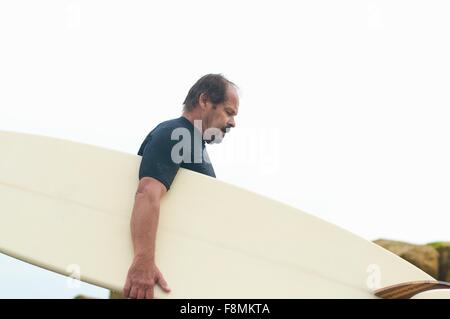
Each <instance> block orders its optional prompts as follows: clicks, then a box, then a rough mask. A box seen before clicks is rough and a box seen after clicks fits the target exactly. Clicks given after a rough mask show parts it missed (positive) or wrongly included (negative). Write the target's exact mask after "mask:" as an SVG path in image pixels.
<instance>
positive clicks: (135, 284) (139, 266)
mask: <svg viewBox="0 0 450 319" xmlns="http://www.w3.org/2000/svg"><path fill="white" fill-rule="evenodd" d="M156 284H158V285H159V286H160V287H161V288H162V290H163V291H165V292H170V288H169V286H168V285H167V282H166V280H165V279H164V277H163V275H162V274H161V272H160V271H159V269H158V267H157V266H156V264H155V262H154V261H153V260H152V259H151V258H149V257H148V256H135V257H134V260H133V264H132V265H131V267H130V269H129V270H128V275H127V281H126V283H125V287H124V288H123V294H124V296H125V298H133V299H152V298H153V287H154V286H155V285H156Z"/></svg>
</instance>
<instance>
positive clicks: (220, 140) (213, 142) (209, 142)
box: [205, 135, 225, 144]
mask: <svg viewBox="0 0 450 319" xmlns="http://www.w3.org/2000/svg"><path fill="white" fill-rule="evenodd" d="M224 137H225V135H223V136H220V137H218V138H216V136H213V137H212V139H210V140H206V141H205V142H206V143H207V144H220V143H222V141H223V138H224Z"/></svg>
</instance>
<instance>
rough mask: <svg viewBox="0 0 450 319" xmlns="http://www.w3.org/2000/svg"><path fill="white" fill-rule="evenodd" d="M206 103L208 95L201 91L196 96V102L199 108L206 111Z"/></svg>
mask: <svg viewBox="0 0 450 319" xmlns="http://www.w3.org/2000/svg"><path fill="white" fill-rule="evenodd" d="M208 103H209V97H208V95H207V94H206V93H205V92H203V93H202V94H200V96H199V97H198V104H199V105H200V108H201V109H202V110H204V111H206V109H207V108H208Z"/></svg>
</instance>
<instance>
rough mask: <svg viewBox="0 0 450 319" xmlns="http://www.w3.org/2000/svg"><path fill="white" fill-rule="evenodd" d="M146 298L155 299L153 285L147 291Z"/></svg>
mask: <svg viewBox="0 0 450 319" xmlns="http://www.w3.org/2000/svg"><path fill="white" fill-rule="evenodd" d="M145 299H153V287H151V288H147V290H146V291H145Z"/></svg>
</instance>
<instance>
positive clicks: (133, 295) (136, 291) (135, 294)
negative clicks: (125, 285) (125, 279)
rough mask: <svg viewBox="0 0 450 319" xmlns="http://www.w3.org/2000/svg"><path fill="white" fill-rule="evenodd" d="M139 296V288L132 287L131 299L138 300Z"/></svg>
mask: <svg viewBox="0 0 450 319" xmlns="http://www.w3.org/2000/svg"><path fill="white" fill-rule="evenodd" d="M137 294H138V288H137V287H136V286H133V287H131V290H130V296H129V297H130V298H132V299H136V298H137Z"/></svg>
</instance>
